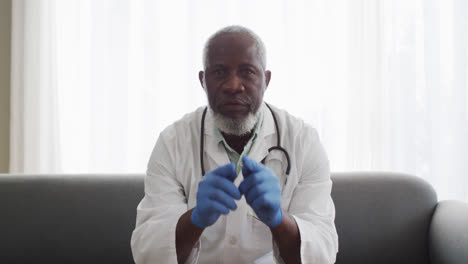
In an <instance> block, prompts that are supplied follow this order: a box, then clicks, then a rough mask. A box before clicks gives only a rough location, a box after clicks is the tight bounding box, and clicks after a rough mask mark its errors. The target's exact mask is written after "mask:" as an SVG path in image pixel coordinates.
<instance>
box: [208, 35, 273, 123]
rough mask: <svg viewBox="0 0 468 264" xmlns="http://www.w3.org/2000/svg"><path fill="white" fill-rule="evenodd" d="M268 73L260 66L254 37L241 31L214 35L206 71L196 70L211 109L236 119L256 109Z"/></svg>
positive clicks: (267, 79)
mask: <svg viewBox="0 0 468 264" xmlns="http://www.w3.org/2000/svg"><path fill="white" fill-rule="evenodd" d="M270 76H271V73H270V72H269V71H265V70H264V69H263V67H262V63H261V60H260V56H259V55H258V50H257V47H256V45H255V41H254V40H253V39H252V38H251V37H249V36H248V35H245V34H242V33H226V34H224V35H221V36H219V37H217V38H216V39H214V40H213V42H212V44H211V46H210V49H209V52H208V57H207V65H206V69H205V72H203V71H201V72H200V73H199V78H200V82H201V84H202V86H203V87H204V88H205V90H206V93H207V95H208V102H209V104H210V107H211V108H212V109H213V111H214V112H215V113H219V114H221V115H222V116H224V117H227V118H230V119H237V120H242V119H244V118H246V117H247V115H248V114H249V113H256V112H257V110H258V109H259V107H260V105H261V103H262V101H263V93H264V92H265V89H266V87H267V86H268V83H269V81H270Z"/></svg>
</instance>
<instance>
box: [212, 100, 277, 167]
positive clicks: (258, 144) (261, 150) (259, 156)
mask: <svg viewBox="0 0 468 264" xmlns="http://www.w3.org/2000/svg"><path fill="white" fill-rule="evenodd" d="M260 107H261V108H260V111H262V112H263V124H262V128H261V130H260V133H259V135H258V137H257V139H255V141H254V144H253V146H252V149H251V150H250V153H249V155H248V156H249V157H250V158H251V159H253V160H255V161H257V162H260V161H261V160H263V158H265V157H266V156H267V155H268V148H269V147H271V146H273V145H271V144H272V143H271V140H270V137H272V136H273V135H274V134H275V122H274V120H273V116H272V115H271V113H270V110H269V109H268V107H267V106H266V105H265V103H264V102H263V103H262V105H261V106H260ZM204 134H205V140H206V143H205V144H206V145H205V153H206V155H207V156H208V157H210V158H211V159H213V160H214V161H215V163H216V167H219V166H222V165H225V164H227V163H229V157H228V155H227V153H226V150H225V149H224V147H223V146H222V145H221V144H218V142H217V140H216V135H215V134H214V118H213V114H212V113H211V112H210V111H207V113H206V118H205V133H204ZM270 145H271V146H270ZM205 166H207V165H205ZM205 169H206V171H209V170H212V169H214V168H208V167H207V168H205Z"/></svg>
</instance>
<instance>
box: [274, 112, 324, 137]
mask: <svg viewBox="0 0 468 264" xmlns="http://www.w3.org/2000/svg"><path fill="white" fill-rule="evenodd" d="M269 106H270V107H271V108H272V110H273V112H274V113H275V116H276V118H277V119H278V120H277V121H278V123H280V124H282V125H280V127H281V128H280V130H282V131H281V132H282V133H284V135H289V136H290V137H292V138H297V137H303V136H312V137H316V136H317V130H316V129H315V127H314V126H313V125H312V124H311V123H309V122H307V121H305V120H304V119H303V118H302V117H299V116H296V115H294V114H292V113H290V112H289V111H288V110H285V109H282V108H280V107H277V106H274V105H271V104H269Z"/></svg>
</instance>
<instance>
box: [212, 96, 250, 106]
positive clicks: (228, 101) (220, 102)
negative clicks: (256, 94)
mask: <svg viewBox="0 0 468 264" xmlns="http://www.w3.org/2000/svg"><path fill="white" fill-rule="evenodd" d="M216 104H217V105H225V104H241V105H249V106H250V105H252V100H250V98H248V97H240V96H238V97H232V98H225V99H221V98H218V100H216Z"/></svg>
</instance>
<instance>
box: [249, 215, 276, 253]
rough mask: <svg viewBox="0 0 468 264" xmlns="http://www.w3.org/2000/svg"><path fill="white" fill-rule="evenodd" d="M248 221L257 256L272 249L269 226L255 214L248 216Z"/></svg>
mask: <svg viewBox="0 0 468 264" xmlns="http://www.w3.org/2000/svg"><path fill="white" fill-rule="evenodd" d="M248 223H249V225H250V228H251V230H250V231H251V232H250V234H252V235H253V241H255V243H254V247H255V250H256V252H257V253H258V254H259V255H258V257H260V256H262V255H264V254H265V253H267V252H269V251H271V250H272V244H271V239H272V236H271V232H270V228H268V226H267V225H265V224H264V223H263V222H262V221H260V219H258V218H256V216H251V215H249V216H248Z"/></svg>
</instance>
